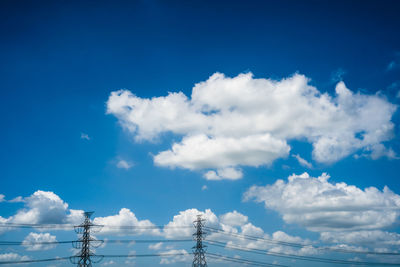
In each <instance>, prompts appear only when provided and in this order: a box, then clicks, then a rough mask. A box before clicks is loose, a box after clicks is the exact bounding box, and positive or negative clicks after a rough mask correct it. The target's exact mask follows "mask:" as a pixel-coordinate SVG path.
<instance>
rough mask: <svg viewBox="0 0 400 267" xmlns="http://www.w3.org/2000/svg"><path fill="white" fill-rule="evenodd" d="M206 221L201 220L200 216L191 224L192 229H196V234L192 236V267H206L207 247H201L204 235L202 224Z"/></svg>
mask: <svg viewBox="0 0 400 267" xmlns="http://www.w3.org/2000/svg"><path fill="white" fill-rule="evenodd" d="M205 221H206V220H205V219H202V218H201V215H197V219H196V220H195V221H194V222H193V225H194V227H195V228H196V233H194V234H193V239H194V240H195V241H196V246H194V247H193V255H194V257H193V264H192V267H206V266H207V262H206V251H205V248H206V247H207V246H205V245H203V240H204V238H205V235H206V234H207V233H206V232H204V230H203V227H204V222H205Z"/></svg>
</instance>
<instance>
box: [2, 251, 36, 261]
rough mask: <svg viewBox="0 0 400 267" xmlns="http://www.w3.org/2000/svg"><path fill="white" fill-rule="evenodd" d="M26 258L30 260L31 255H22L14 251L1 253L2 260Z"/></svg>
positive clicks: (22, 259) (21, 259)
mask: <svg viewBox="0 0 400 267" xmlns="http://www.w3.org/2000/svg"><path fill="white" fill-rule="evenodd" d="M25 260H29V257H28V256H21V255H19V254H17V253H14V252H10V253H3V254H0V261H25Z"/></svg>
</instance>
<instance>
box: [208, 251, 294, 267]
mask: <svg viewBox="0 0 400 267" xmlns="http://www.w3.org/2000/svg"><path fill="white" fill-rule="evenodd" d="M207 255H208V256H209V257H210V258H214V259H221V260H225V261H229V262H236V263H244V264H248V265H255V266H275V267H288V266H287V265H281V264H275V263H267V262H261V261H255V260H248V259H242V258H234V257H229V256H225V255H219V254H214V253H207Z"/></svg>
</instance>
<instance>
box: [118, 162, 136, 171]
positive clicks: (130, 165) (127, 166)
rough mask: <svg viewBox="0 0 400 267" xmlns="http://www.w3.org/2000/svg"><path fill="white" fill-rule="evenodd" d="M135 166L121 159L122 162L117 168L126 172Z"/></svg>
mask: <svg viewBox="0 0 400 267" xmlns="http://www.w3.org/2000/svg"><path fill="white" fill-rule="evenodd" d="M132 166H133V164H132V163H130V162H127V161H126V160H123V159H121V160H120V161H118V162H117V168H120V169H125V170H129V169H130V168H132Z"/></svg>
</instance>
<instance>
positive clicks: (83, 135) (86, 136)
mask: <svg viewBox="0 0 400 267" xmlns="http://www.w3.org/2000/svg"><path fill="white" fill-rule="evenodd" d="M81 139H84V140H88V141H89V140H90V136H89V135H88V134H87V133H81Z"/></svg>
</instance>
